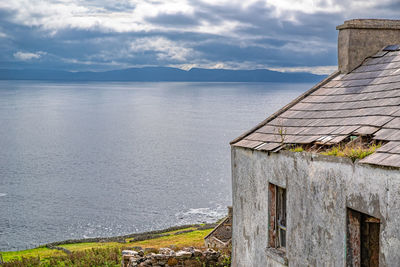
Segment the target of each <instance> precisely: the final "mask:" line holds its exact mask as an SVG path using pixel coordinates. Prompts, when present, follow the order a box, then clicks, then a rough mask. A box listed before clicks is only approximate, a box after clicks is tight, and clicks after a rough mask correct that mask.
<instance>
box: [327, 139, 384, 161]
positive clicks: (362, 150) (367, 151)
mask: <svg viewBox="0 0 400 267" xmlns="http://www.w3.org/2000/svg"><path fill="white" fill-rule="evenodd" d="M380 147H381V143H379V144H372V145H369V146H367V147H364V146H360V145H359V146H354V147H351V146H340V145H339V146H335V147H332V148H331V149H329V150H327V151H325V152H322V153H321V154H322V155H327V156H336V157H348V158H351V159H352V160H353V161H355V160H356V159H363V158H365V157H367V156H369V155H371V154H372V153H374V152H375V151H376V150H377V149H378V148H380Z"/></svg>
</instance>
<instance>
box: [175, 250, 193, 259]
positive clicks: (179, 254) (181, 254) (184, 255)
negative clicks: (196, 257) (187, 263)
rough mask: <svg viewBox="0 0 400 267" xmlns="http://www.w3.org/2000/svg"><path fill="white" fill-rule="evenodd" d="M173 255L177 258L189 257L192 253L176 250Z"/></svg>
mask: <svg viewBox="0 0 400 267" xmlns="http://www.w3.org/2000/svg"><path fill="white" fill-rule="evenodd" d="M175 257H176V258H177V259H178V260H179V259H189V258H191V257H192V253H191V252H187V251H178V252H176V254H175Z"/></svg>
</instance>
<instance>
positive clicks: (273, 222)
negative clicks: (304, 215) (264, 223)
mask: <svg viewBox="0 0 400 267" xmlns="http://www.w3.org/2000/svg"><path fill="white" fill-rule="evenodd" d="M268 203H269V204H268V208H269V225H268V246H269V247H272V248H277V249H280V250H283V251H285V248H286V189H284V188H282V187H279V186H276V185H274V184H269V195H268Z"/></svg>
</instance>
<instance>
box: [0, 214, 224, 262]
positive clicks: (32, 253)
mask: <svg viewBox="0 0 400 267" xmlns="http://www.w3.org/2000/svg"><path fill="white" fill-rule="evenodd" d="M221 220H222V219H220V220H218V221H217V222H215V223H206V224H188V225H179V226H171V227H168V228H165V229H160V230H153V231H147V232H141V233H132V234H127V235H120V236H112V237H96V238H82V239H69V240H63V241H55V242H51V243H47V244H44V245H40V246H38V247H35V248H32V249H26V250H17V251H0V263H1V262H3V263H7V262H14V261H24V260H27V259H40V260H42V261H43V260H44V261H49V260H51V259H53V260H54V259H57V258H60V257H61V258H63V257H66V256H73V255H76V253H83V252H85V251H88V253H90V251H93V250H102V251H105V250H115V249H116V250H121V249H129V248H140V249H144V250H145V251H147V250H156V249H159V248H162V247H171V248H183V247H204V237H205V236H206V235H207V234H208V233H210V232H211V231H212V229H214V227H215V226H217V225H218V222H219V221H221ZM85 253H86V252H85ZM71 254H72V255H71Z"/></svg>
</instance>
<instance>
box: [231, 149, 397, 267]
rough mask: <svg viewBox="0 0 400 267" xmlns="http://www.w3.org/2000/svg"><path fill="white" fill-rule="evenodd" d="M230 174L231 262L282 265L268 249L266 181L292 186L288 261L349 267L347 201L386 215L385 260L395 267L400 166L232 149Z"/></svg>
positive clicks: (289, 190)
mask: <svg viewBox="0 0 400 267" xmlns="http://www.w3.org/2000/svg"><path fill="white" fill-rule="evenodd" d="M232 180H233V182H232V187H233V192H232V193H233V233H232V238H233V240H232V241H233V244H232V245H233V247H232V254H233V255H232V257H233V258H232V266H282V264H279V263H278V262H277V261H276V260H273V259H271V258H270V257H268V256H267V252H266V248H267V244H268V183H269V182H270V183H273V184H276V185H278V186H280V187H284V188H286V190H287V193H286V195H287V237H286V238H287V253H286V257H287V259H288V263H289V266H345V264H346V207H349V208H352V209H355V210H357V211H360V212H363V213H366V214H369V215H371V216H374V217H377V218H379V219H380V220H381V231H380V257H379V261H380V266H398V264H399V262H400V230H399V229H400V171H399V170H390V169H383V168H378V167H373V166H370V165H361V164H357V163H356V164H353V163H352V162H351V160H350V159H347V158H337V157H329V156H322V155H311V154H308V153H292V152H285V151H284V152H280V153H271V154H268V153H267V152H261V151H253V150H250V149H245V148H239V147H233V148H232Z"/></svg>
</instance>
